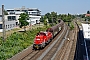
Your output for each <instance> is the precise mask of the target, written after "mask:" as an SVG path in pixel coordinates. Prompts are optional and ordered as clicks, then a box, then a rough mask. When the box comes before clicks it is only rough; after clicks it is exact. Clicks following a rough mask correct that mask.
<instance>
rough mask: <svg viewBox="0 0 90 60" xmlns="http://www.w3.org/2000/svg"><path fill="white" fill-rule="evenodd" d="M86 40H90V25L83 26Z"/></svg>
mask: <svg viewBox="0 0 90 60" xmlns="http://www.w3.org/2000/svg"><path fill="white" fill-rule="evenodd" d="M82 27H83V34H84V38H86V39H90V24H82Z"/></svg>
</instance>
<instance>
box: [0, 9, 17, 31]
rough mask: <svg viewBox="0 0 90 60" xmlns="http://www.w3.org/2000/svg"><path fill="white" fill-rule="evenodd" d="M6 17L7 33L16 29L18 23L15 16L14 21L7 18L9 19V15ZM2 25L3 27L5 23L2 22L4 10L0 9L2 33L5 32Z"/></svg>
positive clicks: (0, 28)
mask: <svg viewBox="0 0 90 60" xmlns="http://www.w3.org/2000/svg"><path fill="white" fill-rule="evenodd" d="M4 17H5V28H6V31H8V30H11V29H14V28H15V27H16V26H17V25H16V23H17V21H16V19H15V16H12V18H13V19H12V20H9V19H7V18H6V17H8V16H7V15H5V16H4ZM2 25H3V22H2V9H1V8H0V32H3V29H2Z"/></svg>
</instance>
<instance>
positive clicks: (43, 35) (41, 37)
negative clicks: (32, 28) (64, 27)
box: [33, 32, 52, 49]
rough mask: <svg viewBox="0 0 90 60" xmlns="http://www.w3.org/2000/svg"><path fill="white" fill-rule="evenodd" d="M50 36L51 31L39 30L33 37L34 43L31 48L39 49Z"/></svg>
mask: <svg viewBox="0 0 90 60" xmlns="http://www.w3.org/2000/svg"><path fill="white" fill-rule="evenodd" d="M51 37H52V33H50V32H39V33H37V35H36V37H35V39H34V44H33V48H34V49H39V48H43V47H45V45H46V43H48V41H49V40H50V38H51Z"/></svg>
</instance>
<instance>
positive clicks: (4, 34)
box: [2, 5, 6, 41]
mask: <svg viewBox="0 0 90 60" xmlns="http://www.w3.org/2000/svg"><path fill="white" fill-rule="evenodd" d="M2 22H3V25H2V27H3V41H5V40H6V29H5V19H4V5H2Z"/></svg>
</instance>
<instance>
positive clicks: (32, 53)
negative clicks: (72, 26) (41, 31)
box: [10, 25, 67, 60]
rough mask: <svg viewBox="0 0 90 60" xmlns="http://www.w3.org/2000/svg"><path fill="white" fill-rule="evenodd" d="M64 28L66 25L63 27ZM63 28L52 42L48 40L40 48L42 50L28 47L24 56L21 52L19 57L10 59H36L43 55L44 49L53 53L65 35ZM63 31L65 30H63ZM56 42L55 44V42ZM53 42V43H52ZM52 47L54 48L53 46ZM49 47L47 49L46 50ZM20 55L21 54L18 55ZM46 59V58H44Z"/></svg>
mask: <svg viewBox="0 0 90 60" xmlns="http://www.w3.org/2000/svg"><path fill="white" fill-rule="evenodd" d="M64 27H65V25H64ZM65 28H66V27H65ZM65 28H63V29H62V30H61V31H60V33H59V34H58V35H57V36H56V37H55V38H54V39H53V40H52V42H50V43H49V44H48V45H47V46H46V47H45V48H44V49H42V50H36V51H34V50H32V49H30V51H29V52H28V53H27V54H26V55H25V54H24V55H25V56H22V54H19V55H18V56H17V57H19V59H17V57H14V58H13V59H10V60H38V59H39V58H40V57H41V56H42V55H43V54H44V55H45V54H46V53H44V52H45V51H47V52H48V51H51V50H52V52H53V51H54V52H53V53H50V52H49V54H51V55H52V54H54V53H55V52H56V50H57V48H58V46H59V44H61V41H62V39H63V38H64V35H65V33H66V30H67V29H65ZM64 31H65V32H64ZM62 32H64V33H62ZM57 40H59V41H57ZM55 43H56V44H55ZM52 44H53V45H52ZM53 47H54V48H53ZM48 49H49V50H48ZM20 55H21V56H20ZM49 58H51V57H50V56H49ZM45 60H46V59H45Z"/></svg>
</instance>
